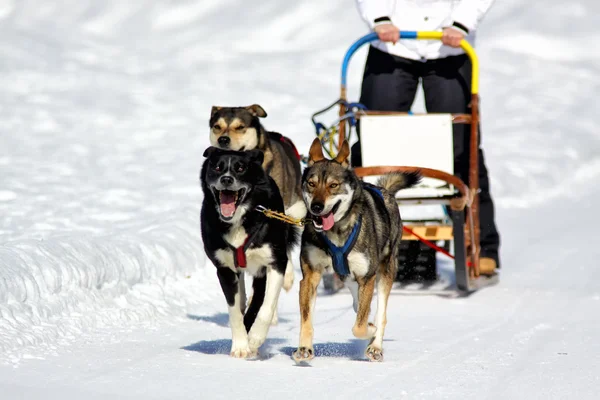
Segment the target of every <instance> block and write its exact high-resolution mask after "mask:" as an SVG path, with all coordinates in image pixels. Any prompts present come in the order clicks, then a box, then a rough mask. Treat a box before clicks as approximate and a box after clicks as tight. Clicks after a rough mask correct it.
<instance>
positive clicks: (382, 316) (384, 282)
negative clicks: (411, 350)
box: [365, 255, 397, 361]
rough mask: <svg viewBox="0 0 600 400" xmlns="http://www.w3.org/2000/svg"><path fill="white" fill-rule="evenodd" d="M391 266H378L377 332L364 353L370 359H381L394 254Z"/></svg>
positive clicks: (392, 276)
mask: <svg viewBox="0 0 600 400" xmlns="http://www.w3.org/2000/svg"><path fill="white" fill-rule="evenodd" d="M389 262H390V263H392V267H391V268H387V266H385V265H382V266H381V267H380V274H381V275H380V277H379V279H378V281H377V314H376V316H375V326H376V327H377V332H376V333H375V337H373V339H371V343H369V346H367V350H366V351H365V355H366V356H367V358H368V359H369V360H371V361H383V334H384V332H385V326H386V325H387V316H386V312H387V303H388V299H389V297H390V292H391V291H392V286H393V285H394V277H395V271H397V268H396V266H395V264H394V263H395V262H396V255H394V256H393V258H392V260H391V261H389Z"/></svg>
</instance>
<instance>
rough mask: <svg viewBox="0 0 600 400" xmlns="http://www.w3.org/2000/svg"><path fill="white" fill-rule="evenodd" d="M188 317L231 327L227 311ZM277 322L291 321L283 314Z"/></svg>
mask: <svg viewBox="0 0 600 400" xmlns="http://www.w3.org/2000/svg"><path fill="white" fill-rule="evenodd" d="M187 317H188V318H189V319H191V320H194V321H202V322H210V323H213V324H215V325H218V326H222V327H224V328H227V327H229V314H227V313H216V314H214V315H210V316H209V315H194V314H187ZM277 321H278V322H277V324H285V323H287V322H290V320H289V319H288V318H285V317H282V316H281V315H279V316H278V318H277Z"/></svg>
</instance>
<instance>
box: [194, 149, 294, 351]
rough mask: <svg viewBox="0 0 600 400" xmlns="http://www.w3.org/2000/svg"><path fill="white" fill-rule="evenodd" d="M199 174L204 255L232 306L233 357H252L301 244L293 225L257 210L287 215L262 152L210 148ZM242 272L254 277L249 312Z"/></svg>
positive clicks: (230, 306)
mask: <svg viewBox="0 0 600 400" xmlns="http://www.w3.org/2000/svg"><path fill="white" fill-rule="evenodd" d="M204 157H206V160H205V161H204V163H203V165H202V169H201V172H200V182H201V185H202V191H203V193H204V200H203V203H202V210H201V214H200V225H201V230H202V239H203V241H204V250H205V251H206V254H207V255H208V258H209V259H210V260H211V261H212V262H213V264H214V265H215V266H216V267H217V275H218V277H219V282H220V283H221V288H222V289H223V294H224V295H225V299H226V300H227V304H228V305H229V324H230V326H231V331H232V344H231V355H232V356H233V357H237V358H248V357H254V356H256V355H257V354H258V348H259V347H260V346H261V345H262V344H263V343H264V341H265V339H266V336H267V332H268V330H269V326H270V324H271V320H272V318H273V314H274V312H275V310H276V307H277V301H278V299H279V294H280V292H281V288H282V285H283V277H284V274H285V270H286V265H287V262H288V254H289V252H290V251H291V249H292V248H293V246H294V245H295V244H296V242H297V241H298V234H297V230H296V229H294V227H293V226H292V225H289V224H286V223H285V222H282V221H279V220H277V219H274V218H267V217H266V216H265V215H264V214H263V213H262V212H260V211H258V210H257V207H259V206H262V207H264V208H267V209H270V210H273V211H278V212H282V213H283V212H284V205H283V199H282V196H281V194H280V192H279V189H278V187H277V184H276V183H275V181H274V180H273V178H271V177H270V176H268V175H267V173H266V172H265V171H264V170H263V168H262V163H263V160H264V154H263V152H262V151H260V150H251V151H243V152H240V151H232V150H222V149H218V148H216V147H209V148H208V149H206V151H205V152H204ZM244 273H248V274H250V275H251V276H253V282H252V290H253V294H252V301H251V302H250V304H249V306H248V308H247V309H246V293H245V286H244Z"/></svg>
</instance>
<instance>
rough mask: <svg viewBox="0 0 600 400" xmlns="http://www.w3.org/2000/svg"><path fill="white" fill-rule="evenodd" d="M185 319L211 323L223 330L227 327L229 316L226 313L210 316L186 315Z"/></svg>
mask: <svg viewBox="0 0 600 400" xmlns="http://www.w3.org/2000/svg"><path fill="white" fill-rule="evenodd" d="M187 317H188V318H189V319H191V320H194V321H202V322H211V323H213V324H215V325H219V326H222V327H224V328H227V327H228V326H229V314H227V313H217V314H215V315H211V316H208V315H194V314H187Z"/></svg>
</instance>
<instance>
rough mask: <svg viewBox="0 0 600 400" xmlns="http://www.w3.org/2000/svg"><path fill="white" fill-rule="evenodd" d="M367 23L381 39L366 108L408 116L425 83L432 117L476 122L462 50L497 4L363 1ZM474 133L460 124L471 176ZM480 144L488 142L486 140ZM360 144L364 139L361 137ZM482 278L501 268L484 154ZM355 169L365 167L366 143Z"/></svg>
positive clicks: (368, 71)
mask: <svg viewBox="0 0 600 400" xmlns="http://www.w3.org/2000/svg"><path fill="white" fill-rule="evenodd" d="M356 2H357V6H358V10H359V12H360V15H361V17H362V19H363V20H364V21H365V22H366V23H367V25H368V26H369V28H370V29H371V30H373V31H375V32H376V33H377V36H378V37H379V40H378V41H375V42H372V44H371V46H370V48H369V53H368V55H367V61H366V65H365V70H364V75H363V81H362V87H361V97H360V102H361V103H362V104H364V105H365V106H366V107H367V108H368V109H370V110H378V111H403V112H408V111H409V110H410V108H411V105H412V103H413V101H414V99H415V95H416V93H417V87H418V85H419V81H420V82H421V84H422V87H423V92H424V95H425V107H426V109H427V112H430V113H461V114H467V113H468V114H470V109H469V102H470V100H471V62H470V60H469V57H468V56H467V55H466V54H465V53H464V51H463V50H462V49H461V47H460V42H461V40H462V39H466V40H467V41H468V42H469V43H470V44H471V45H473V44H474V39H475V30H476V29H477V27H478V26H479V23H480V22H481V20H482V19H483V17H484V16H485V14H486V13H487V11H488V10H489V9H490V7H491V5H492V3H493V2H494V1H493V0H356ZM400 30H403V31H440V30H441V31H442V32H443V36H442V40H441V41H438V40H398V37H399V31H400ZM469 128H470V126H469V125H467V124H454V171H455V173H456V175H457V176H458V177H459V178H461V179H462V180H463V181H465V182H468V176H469V158H470V157H469V139H470V129H469ZM480 137H481V136H480ZM359 139H360V137H359ZM478 158H479V187H480V189H481V191H480V193H479V202H480V221H481V259H480V260H481V261H480V268H481V273H482V274H485V275H491V274H493V273H494V272H495V270H496V268H499V267H500V259H499V247H500V236H499V234H498V230H497V229H496V224H495V222H494V203H493V201H492V197H491V195H490V184H489V179H488V172H487V168H486V166H485V162H484V157H483V152H482V150H481V148H480V149H479V157H478ZM351 162H352V166H355V167H356V166H361V165H362V162H361V155H360V143H358V142H357V143H355V144H354V146H352V159H351Z"/></svg>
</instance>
